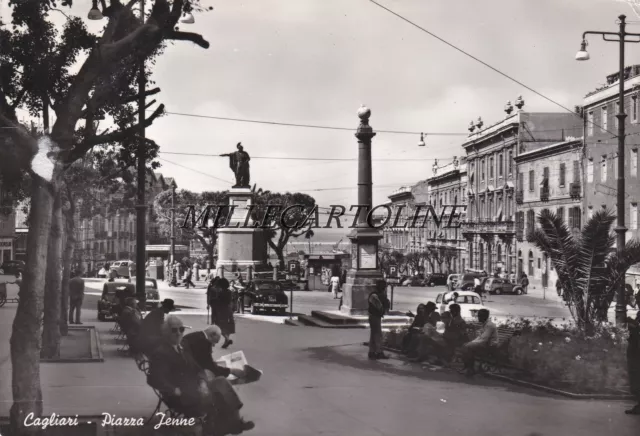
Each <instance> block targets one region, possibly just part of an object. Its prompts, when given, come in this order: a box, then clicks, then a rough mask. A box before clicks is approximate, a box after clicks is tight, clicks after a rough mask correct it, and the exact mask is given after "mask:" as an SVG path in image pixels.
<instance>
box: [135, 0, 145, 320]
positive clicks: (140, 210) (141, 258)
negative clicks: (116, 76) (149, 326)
mask: <svg viewBox="0 0 640 436" xmlns="http://www.w3.org/2000/svg"><path fill="white" fill-rule="evenodd" d="M144 3H145V0H141V1H140V21H141V23H142V25H144V19H145V16H144ZM146 87H147V81H146V77H145V68H144V57H143V58H141V59H140V66H139V78H138V92H139V94H140V97H139V101H138V123H140V133H139V137H138V149H137V151H136V157H137V160H138V204H137V206H136V264H137V268H136V294H137V295H136V297H137V299H138V301H139V302H140V307H141V308H145V302H146V299H147V294H146V292H145V277H146V268H145V263H146V240H145V238H146V222H145V221H146V212H147V205H146V203H145V192H144V191H145V186H146V162H145V161H146V159H145V154H146V153H145V133H146V132H145V127H144V123H145V119H146V116H145V109H146V108H145V106H146V99H145V94H144V93H145V91H146Z"/></svg>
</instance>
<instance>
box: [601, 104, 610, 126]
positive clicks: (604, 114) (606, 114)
mask: <svg viewBox="0 0 640 436" xmlns="http://www.w3.org/2000/svg"><path fill="white" fill-rule="evenodd" d="M608 121H609V111H608V110H607V107H606V106H605V107H603V108H602V123H601V124H602V131H603V132H606V131H607V128H608V124H609V123H608Z"/></svg>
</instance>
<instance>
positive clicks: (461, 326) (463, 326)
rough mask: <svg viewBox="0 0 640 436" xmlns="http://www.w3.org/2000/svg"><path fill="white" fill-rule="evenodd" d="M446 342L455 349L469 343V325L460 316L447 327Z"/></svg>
mask: <svg viewBox="0 0 640 436" xmlns="http://www.w3.org/2000/svg"><path fill="white" fill-rule="evenodd" d="M443 337H444V340H445V341H447V343H448V344H450V345H451V346H454V347H459V346H461V345H463V344H465V343H466V342H468V341H469V336H468V334H467V323H466V322H465V321H464V319H462V317H460V316H456V317H454V318H453V319H452V320H451V322H450V323H449V325H446V326H445V330H444V334H443Z"/></svg>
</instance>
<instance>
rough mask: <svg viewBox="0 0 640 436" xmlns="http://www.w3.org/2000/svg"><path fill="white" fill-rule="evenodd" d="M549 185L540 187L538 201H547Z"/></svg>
mask: <svg viewBox="0 0 640 436" xmlns="http://www.w3.org/2000/svg"><path fill="white" fill-rule="evenodd" d="M549 191H550V189H549V186H541V187H540V201H549Z"/></svg>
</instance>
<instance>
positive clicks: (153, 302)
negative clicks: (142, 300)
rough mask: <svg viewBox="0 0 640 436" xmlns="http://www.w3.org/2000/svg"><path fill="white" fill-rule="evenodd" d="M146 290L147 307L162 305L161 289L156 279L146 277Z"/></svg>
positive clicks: (152, 307) (153, 307)
mask: <svg viewBox="0 0 640 436" xmlns="http://www.w3.org/2000/svg"><path fill="white" fill-rule="evenodd" d="M144 290H145V292H146V294H147V298H146V309H155V308H156V307H158V306H160V301H161V299H160V291H159V290H158V282H157V281H156V279H150V278H146V279H144Z"/></svg>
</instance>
